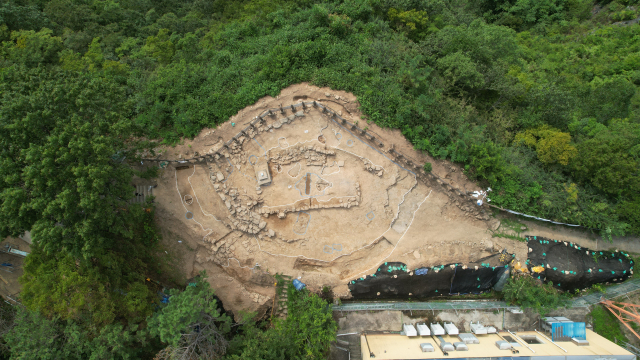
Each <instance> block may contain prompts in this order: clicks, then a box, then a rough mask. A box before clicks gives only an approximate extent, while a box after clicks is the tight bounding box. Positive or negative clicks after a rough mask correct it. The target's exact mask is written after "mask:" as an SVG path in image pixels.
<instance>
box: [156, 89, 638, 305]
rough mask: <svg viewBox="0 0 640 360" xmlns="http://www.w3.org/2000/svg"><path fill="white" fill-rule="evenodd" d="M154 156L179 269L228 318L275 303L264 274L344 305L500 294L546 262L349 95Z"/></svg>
mask: <svg viewBox="0 0 640 360" xmlns="http://www.w3.org/2000/svg"><path fill="white" fill-rule="evenodd" d="M156 150H157V151H156V154H155V156H153V157H151V156H149V158H148V159H145V160H144V161H145V162H146V164H152V165H153V166H158V167H159V168H160V176H159V177H158V178H157V182H155V183H154V184H152V185H154V186H155V187H152V186H149V189H150V190H149V195H151V194H152V195H153V196H154V199H155V200H154V201H155V204H156V208H157V221H158V225H159V226H160V228H161V229H162V231H163V238H164V240H165V241H166V242H167V243H168V244H169V246H170V247H171V248H172V249H174V250H176V252H177V253H179V254H181V255H180V256H182V262H181V263H182V264H183V267H182V268H181V269H176V271H180V272H183V273H184V274H185V276H186V277H192V276H195V275H197V274H198V273H199V272H200V271H202V270H206V271H207V274H208V276H209V278H208V280H209V282H211V284H212V286H213V288H214V289H216V290H217V294H218V296H219V297H220V298H221V300H222V302H223V304H224V306H225V308H227V310H230V311H233V312H234V313H236V314H237V313H238V312H240V311H245V310H246V311H257V312H258V313H260V312H262V313H263V314H264V312H266V311H268V310H269V309H271V308H272V307H273V306H274V303H275V302H274V296H275V288H274V283H275V280H274V275H275V274H280V275H282V276H285V277H288V278H291V279H298V280H299V281H301V282H302V283H304V284H306V286H307V287H308V288H309V289H310V290H312V291H316V292H320V291H322V290H323V289H324V291H328V290H330V291H331V292H332V294H333V296H334V297H335V298H336V299H340V300H341V301H350V300H377V299H380V300H389V299H406V298H412V299H428V298H434V297H442V296H449V295H458V294H460V295H464V294H478V293H482V292H486V291H490V290H492V289H495V288H496V287H497V288H498V289H499V288H500V286H502V285H504V282H505V281H506V279H507V278H508V276H509V274H510V272H512V271H515V270H513V269H512V268H513V265H514V264H519V263H521V264H522V269H525V268H527V266H531V267H533V266H539V264H537V262H542V263H544V261H545V259H546V257H547V255H548V254H546V253H545V255H544V256H542V255H540V256H538V255H537V254H538V248H539V246H538V247H535V246H534V248H535V252H533V254H536V256H538V257H536V259H535V262H536V264H533V263H531V264H530V262H529V261H528V257H529V256H530V253H532V251H533V250H532V249H531V246H529V244H528V243H527V242H526V241H516V240H512V239H508V238H501V237H492V232H493V231H495V230H496V229H497V228H498V227H499V226H500V221H499V220H497V219H496V218H495V217H494V216H492V212H491V209H490V208H489V207H488V205H487V204H486V203H484V204H482V205H479V204H478V198H477V197H474V196H472V194H473V192H474V191H479V190H482V189H480V187H479V186H478V185H477V184H475V183H474V182H472V181H469V180H468V179H467V178H466V177H465V175H464V174H463V171H462V170H461V169H459V168H457V167H455V166H454V165H452V164H450V163H449V164H445V163H444V162H437V163H434V164H433V166H434V171H432V172H428V171H425V169H424V167H423V165H424V164H425V163H426V162H428V161H429V160H430V159H429V158H428V157H427V156H426V155H425V154H423V153H421V152H419V151H416V150H414V149H413V148H412V146H411V145H410V144H409V142H408V141H407V140H406V139H405V138H404V137H403V136H402V135H401V134H400V133H399V132H398V131H397V130H389V129H382V128H379V127H377V126H375V125H374V124H373V123H368V122H367V120H366V119H365V118H363V117H362V115H361V113H360V112H359V110H358V103H357V101H356V99H355V97H354V96H353V95H352V94H349V93H346V92H342V91H335V90H331V89H328V88H317V87H313V86H309V85H306V84H299V85H295V86H291V87H289V88H287V89H284V90H283V92H282V93H281V95H280V96H278V97H277V98H271V97H266V98H264V99H261V100H260V101H259V102H257V103H256V104H254V105H253V106H250V107H248V108H245V109H244V110H242V111H240V112H239V113H238V114H237V115H235V116H234V117H232V118H231V119H229V120H228V121H227V122H225V123H224V124H221V125H220V126H218V127H217V128H215V129H204V130H203V131H202V132H201V133H200V134H199V135H198V136H197V137H195V138H194V139H192V140H188V139H185V140H184V141H183V142H181V143H180V144H179V145H177V146H175V147H159V148H158V149H156ZM436 173H440V174H442V173H445V174H446V175H445V176H438V175H436ZM560 250H562V249H560ZM613 261H617V260H613ZM625 261H626V260H625ZM525 264H526V265H525ZM543 265H544V264H543ZM614 265H616V264H614ZM618 265H620V269H619V270H620V272H622V271H628V272H631V271H632V266H631V265H630V264H628V262H625V263H624V264H623V263H622V261H620V262H618ZM618 265H616V266H618ZM543 267H544V266H543ZM556 267H557V266H556ZM623 268H624V269H623ZM519 269H520V267H519ZM522 269H520V270H518V271H522ZM565 270H567V271H572V272H573V270H570V269H568V268H567V269H563V271H565ZM585 270H586V269H585ZM617 270H618V269H616V271H617ZM548 271H549V272H551V271H552V269H548ZM581 271H582V270H581ZM535 274H536V276H539V272H536V273H535ZM571 275H573V273H572V274H571ZM614 275H615V274H614ZM547 276H550V277H551V276H552V275H550V274H548V275H547ZM623 276H625V275H624V274H622V273H621V274H620V275H619V276H618V277H623ZM540 280H544V279H542V278H540ZM599 280H602V279H599ZM606 280H607V279H604V281H606ZM567 284H569V283H567ZM572 287H573V286H572Z"/></svg>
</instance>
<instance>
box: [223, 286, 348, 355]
mask: <svg viewBox="0 0 640 360" xmlns="http://www.w3.org/2000/svg"><path fill="white" fill-rule="evenodd" d="M287 294H288V297H287V308H288V314H287V318H286V319H275V320H274V323H273V327H272V328H269V329H267V330H266V331H263V332H260V331H257V330H256V328H255V327H251V326H245V327H244V328H243V331H244V336H243V337H242V338H241V339H240V340H239V341H237V342H236V348H235V349H232V351H231V356H229V358H230V359H234V360H239V359H243V360H244V359H255V360H258V359H264V360H269V359H322V358H324V357H325V356H326V354H327V352H328V350H329V343H330V342H331V341H332V340H333V339H335V335H336V329H337V326H336V323H335V321H334V320H333V316H332V312H331V305H330V304H327V303H326V302H325V301H324V300H322V299H321V298H320V297H319V296H317V295H316V294H312V293H309V291H308V290H307V289H303V290H301V291H297V290H295V288H294V287H293V285H292V284H289V285H288V287H287Z"/></svg>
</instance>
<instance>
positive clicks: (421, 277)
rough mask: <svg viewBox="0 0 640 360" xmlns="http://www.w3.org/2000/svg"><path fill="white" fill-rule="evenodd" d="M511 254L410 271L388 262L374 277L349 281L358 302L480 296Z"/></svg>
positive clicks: (503, 268)
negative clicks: (447, 296)
mask: <svg viewBox="0 0 640 360" xmlns="http://www.w3.org/2000/svg"><path fill="white" fill-rule="evenodd" d="M511 258H512V255H511V254H506V253H503V254H496V255H492V256H489V257H487V258H484V259H481V260H480V261H479V262H478V263H477V264H476V263H474V264H469V265H467V266H462V265H461V264H446V265H439V266H433V267H426V268H425V267H422V268H418V269H407V266H406V265H405V264H404V263H401V262H386V263H384V264H382V265H381V266H380V267H379V268H378V269H377V271H376V272H375V273H374V274H371V275H367V276H365V277H361V278H359V279H356V280H353V281H350V282H349V290H350V291H351V295H352V296H353V298H354V299H406V298H407V297H412V298H417V299H419V298H430V297H436V296H440V295H458V294H469V293H473V294H478V293H482V292H485V291H488V290H491V288H492V287H493V286H494V285H495V284H496V282H498V279H499V278H500V277H501V276H502V274H503V273H504V272H505V271H508V265H506V264H505V263H507V262H508V261H510V260H511Z"/></svg>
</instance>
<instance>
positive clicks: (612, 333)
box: [589, 305, 629, 342]
mask: <svg viewBox="0 0 640 360" xmlns="http://www.w3.org/2000/svg"><path fill="white" fill-rule="evenodd" d="M589 317H590V318H591V322H592V324H593V330H594V331H595V332H597V333H598V334H600V335H601V336H603V337H605V338H606V339H608V340H609V341H613V342H616V340H623V341H626V342H628V341H629V340H628V339H627V337H626V336H625V335H624V333H623V332H622V329H621V328H620V321H618V319H617V318H616V317H615V316H613V314H611V312H610V311H609V310H607V309H605V308H604V307H603V306H602V305H596V306H595V307H594V308H593V310H592V311H591V312H590V313H589Z"/></svg>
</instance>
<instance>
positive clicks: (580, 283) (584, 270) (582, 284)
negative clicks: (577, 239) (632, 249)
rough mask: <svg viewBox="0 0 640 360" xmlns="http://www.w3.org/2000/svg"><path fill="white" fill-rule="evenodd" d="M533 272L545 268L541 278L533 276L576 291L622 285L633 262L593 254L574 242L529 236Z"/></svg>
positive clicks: (608, 253)
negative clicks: (597, 286)
mask: <svg viewBox="0 0 640 360" xmlns="http://www.w3.org/2000/svg"><path fill="white" fill-rule="evenodd" d="M527 240H528V241H527V245H528V247H529V259H528V260H527V265H528V267H529V270H531V269H532V268H533V267H535V266H544V268H545V270H544V271H543V272H541V273H540V274H535V273H532V275H533V276H534V277H536V278H538V279H540V280H543V281H545V282H547V283H553V285H554V287H557V288H560V289H562V290H569V291H574V290H576V289H585V288H588V287H591V285H593V284H597V283H605V282H612V283H618V282H622V281H624V280H626V279H628V278H629V277H630V276H631V273H632V270H633V265H634V264H633V260H631V258H630V257H629V255H628V254H626V253H624V252H622V251H620V252H611V251H593V250H591V249H588V248H585V247H581V246H579V245H577V244H573V243H571V242H566V241H560V240H550V239H547V238H543V237H540V236H537V237H536V236H528V237H527Z"/></svg>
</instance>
